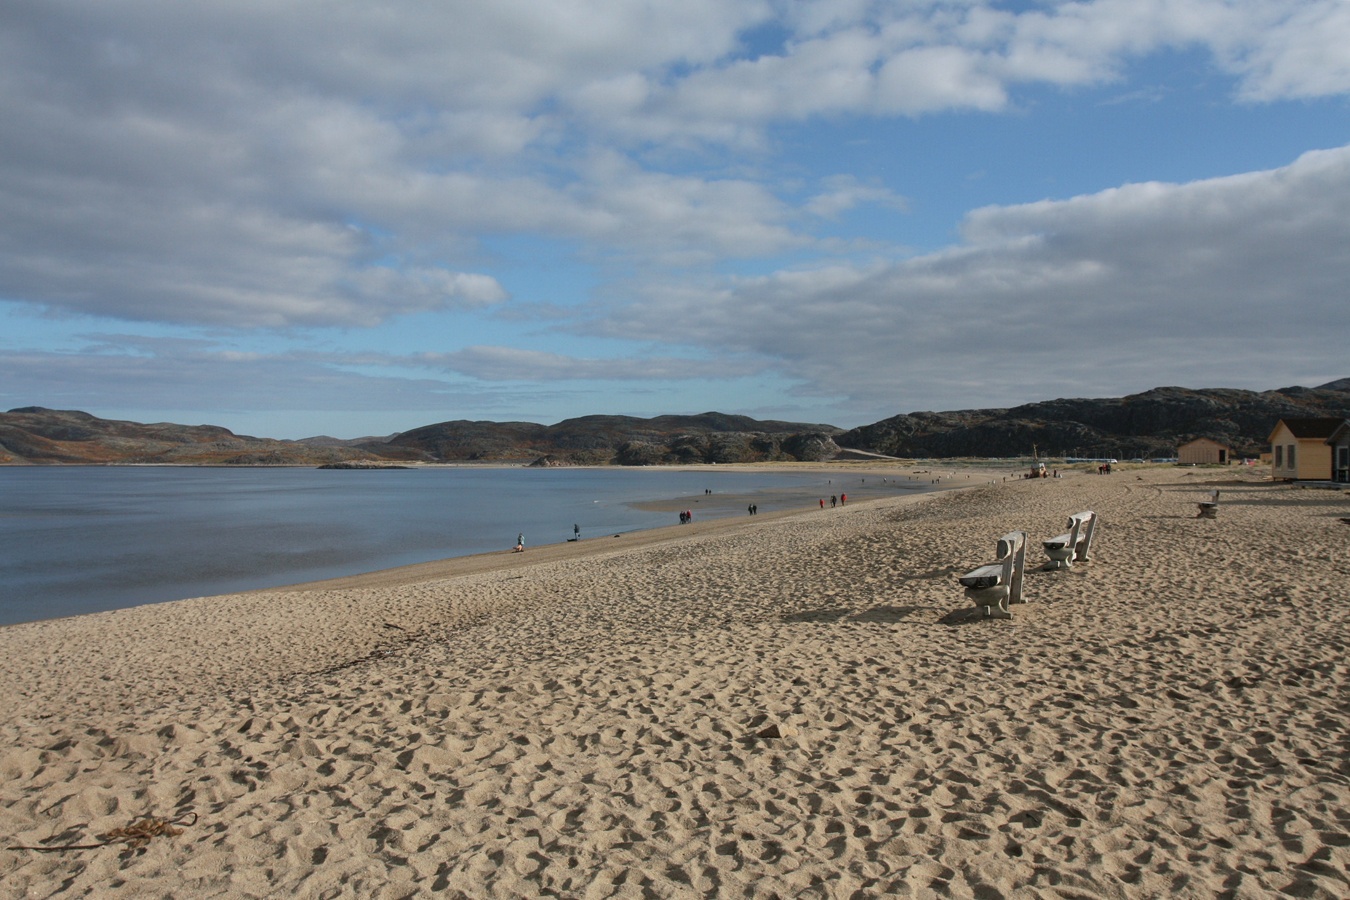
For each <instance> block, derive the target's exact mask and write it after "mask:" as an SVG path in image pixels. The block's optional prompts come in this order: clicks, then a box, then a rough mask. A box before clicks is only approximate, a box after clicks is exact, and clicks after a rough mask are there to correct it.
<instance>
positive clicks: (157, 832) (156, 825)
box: [9, 812, 197, 853]
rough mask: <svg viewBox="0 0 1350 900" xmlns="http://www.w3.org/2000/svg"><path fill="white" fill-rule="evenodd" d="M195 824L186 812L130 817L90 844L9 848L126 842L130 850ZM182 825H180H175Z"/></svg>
mask: <svg viewBox="0 0 1350 900" xmlns="http://www.w3.org/2000/svg"><path fill="white" fill-rule="evenodd" d="M195 824H197V814H196V813H195V812H186V813H183V815H181V816H179V817H178V818H176V819H159V818H156V817H154V816H141V817H140V818H138V819H132V820H131V824H129V825H124V826H123V827H121V828H114V829H113V830H112V831H108V832H105V833H103V834H100V835H98V840H97V841H96V842H95V843H92V844H55V845H52V846H48V847H40V846H35V847H26V846H17V847H10V848H9V849H10V850H36V851H37V852H39V853H59V852H62V851H65V850H97V849H98V848H99V847H107V846H110V845H112V844H126V846H127V848H128V849H130V850H136V849H139V848H140V847H144V846H145V845H146V844H148V843H150V839H151V838H157V837H174V836H175V835H179V834H182V833H183V828H189V827H191V826H193V825H195ZM177 826H182V827H177Z"/></svg>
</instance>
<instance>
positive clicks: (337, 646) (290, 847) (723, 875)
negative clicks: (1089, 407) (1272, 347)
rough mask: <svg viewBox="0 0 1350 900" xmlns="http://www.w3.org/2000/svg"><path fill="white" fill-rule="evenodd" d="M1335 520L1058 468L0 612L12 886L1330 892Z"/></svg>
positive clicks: (1269, 496)
mask: <svg viewBox="0 0 1350 900" xmlns="http://www.w3.org/2000/svg"><path fill="white" fill-rule="evenodd" d="M982 480H983V479H982V478H979V477H976V478H972V479H969V481H971V482H980V481H982ZM1216 488H1217V489H1218V490H1220V491H1221V492H1222V494H1221V507H1220V511H1219V514H1218V517H1217V518H1216V519H1214V520H1207V519H1199V518H1196V509H1197V507H1196V504H1197V502H1198V501H1200V500H1203V499H1205V495H1206V494H1207V493H1208V492H1209V491H1212V490H1215V489H1216ZM1088 509H1090V510H1094V511H1096V512H1097V513H1098V515H1099V516H1100V525H1099V528H1098V532H1097V538H1096V543H1095V545H1094V552H1093V555H1092V559H1091V561H1090V562H1088V563H1084V564H1079V565H1076V566H1074V567H1073V568H1072V569H1069V570H1067V571H1058V572H1044V571H1039V569H1038V568H1036V567H1039V565H1040V564H1041V563H1042V562H1043V561H1044V557H1043V555H1042V554H1041V552H1040V543H1039V542H1040V541H1041V540H1043V539H1046V538H1049V537H1052V536H1054V535H1056V534H1058V533H1060V532H1061V531H1063V530H1064V527H1063V526H1064V520H1065V518H1066V517H1067V516H1068V515H1069V514H1071V513H1075V512H1078V511H1080V510H1088ZM1344 517H1350V495H1348V494H1346V493H1345V492H1341V491H1329V490H1312V489H1299V488H1295V487H1290V486H1286V485H1277V484H1272V483H1270V482H1269V481H1264V480H1261V478H1260V477H1259V473H1257V472H1253V471H1251V470H1245V469H1237V468H1233V469H1227V470H1217V469H1195V470H1184V469H1176V468H1147V469H1141V470H1140V471H1138V472H1135V471H1129V470H1126V471H1119V472H1118V473H1117V474H1114V475H1110V476H1098V475H1095V474H1086V473H1082V472H1071V473H1068V475H1067V476H1066V477H1064V478H1059V479H1042V480H1035V481H1027V480H1008V481H1002V480H996V481H995V483H991V484H979V486H974V487H969V488H965V487H963V489H961V490H954V491H949V492H945V493H938V494H931V495H926V496H920V497H895V498H882V499H876V500H868V501H866V502H862V503H852V502H851V503H850V504H849V505H848V506H846V507H843V508H840V509H824V510H812V511H808V512H802V513H790V514H788V513H783V514H774V515H768V516H756V517H749V516H747V517H745V518H740V519H730V520H721V521H716V522H703V523H700V522H697V521H696V522H695V524H694V525H692V526H688V527H678V526H677V527H672V528H668V529H661V530H658V531H653V532H644V533H641V534H633V535H626V536H625V537H624V538H622V539H617V538H595V539H588V540H586V541H582V542H579V543H575V544H559V545H554V546H550V547H544V548H539V549H533V548H532V549H531V550H529V551H527V552H526V553H523V554H511V553H506V552H504V553H501V554H492V555H488V556H481V557H469V558H466V559H460V560H448V561H445V562H442V563H428V564H425V565H421V566H413V567H408V568H406V569H399V570H390V571H389V572H383V573H372V574H370V575H366V576H358V577H355V578H349V579H342V580H340V581H334V582H326V583H320V584H313V585H305V586H301V587H297V588H294V589H287V590H277V591H263V592H254V593H249V594H239V595H232V596H228V597H213V598H202V599H195V600H185V601H181V602H176V603H167V604H159V605H154V606H145V607H139V608H135V609H129V610H121V611H117V612H110V613H100V614H96V615H90V616H84V617H79V618H75V619H62V620H53V621H48V622H38V623H32V624H27V625H18V626H13V627H8V628H3V629H0V697H3V698H4V703H3V710H2V711H0V897H4V898H21V897H22V898H38V897H51V896H62V897H66V896H96V897H116V898H122V897H125V898H132V897H135V898H150V897H163V898H185V897H230V898H236V897H238V898H244V897H299V898H336V897H354V898H367V897H380V898H402V897H418V896H431V895H435V896H444V897H494V898H495V897H545V896H547V897H583V898H591V897H595V898H600V897H633V898H640V897H641V898H645V897H657V898H665V897H677V898H682V897H746V898H770V897H778V898H797V897H807V898H826V897H829V898H833V897H842V898H851V897H873V896H882V895H896V896H915V897H932V896H938V897H978V898H993V897H1057V898H1059V897H1062V898H1088V897H1092V898H1096V897H1107V898H1110V897H1120V898H1135V897H1235V898H1237V897H1253V898H1254V897H1268V896H1277V895H1289V896H1298V897H1326V898H1341V897H1346V896H1350V654H1348V653H1347V647H1348V646H1350V603H1347V594H1348V593H1350V557H1348V556H1347V553H1346V547H1347V543H1350V525H1347V524H1345V523H1343V522H1342V521H1341V519H1342V518H1344ZM1014 529H1018V530H1026V531H1027V532H1029V534H1030V535H1031V540H1032V545H1031V548H1030V551H1029V553H1028V562H1029V567H1031V570H1030V571H1029V572H1028V574H1027V578H1026V587H1025V594H1026V599H1027V600H1028V601H1029V602H1028V603H1026V604H1024V605H1019V606H1015V607H1014V608H1013V619H1012V620H1011V621H980V622H971V623H968V624H964V625H951V624H947V622H948V621H949V619H950V615H951V613H952V612H953V611H955V610H959V609H964V608H966V607H968V606H969V601H967V600H966V599H965V598H964V597H963V596H962V592H961V589H960V587H959V585H958V584H957V582H956V576H957V575H959V574H961V573H963V572H965V571H966V570H968V569H971V568H974V567H975V566H976V565H979V564H981V563H985V562H989V561H990V557H991V556H992V551H993V547H994V541H995V539H996V538H997V537H998V536H999V535H1001V534H1003V533H1005V532H1007V531H1010V530H1014ZM146 816H148V817H153V818H154V819H156V820H158V821H161V822H164V823H166V824H165V825H164V828H163V829H162V830H164V831H177V832H178V833H177V834H168V833H159V834H150V835H148V836H146V837H145V838H144V839H143V840H142V841H141V842H139V843H138V842H137V841H136V840H135V835H134V834H133V833H129V832H125V831H124V832H117V831H115V830H116V829H125V828H127V827H128V826H130V825H133V824H134V823H135V822H136V820H137V819H138V817H146ZM144 824H145V823H144V822H142V826H144ZM147 830H148V831H152V830H154V829H147ZM110 834H111V837H103V838H101V837H100V835H103V836H107V835H110ZM63 845H76V846H80V847H85V848H86V849H68V850H58V851H56V852H42V851H41V850H38V849H31V848H49V849H50V848H55V847H60V846H63ZM16 848H18V849H16Z"/></svg>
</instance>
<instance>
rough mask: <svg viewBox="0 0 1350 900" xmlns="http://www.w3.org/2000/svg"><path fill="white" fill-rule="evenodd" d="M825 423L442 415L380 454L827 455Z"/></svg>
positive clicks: (710, 416)
mask: <svg viewBox="0 0 1350 900" xmlns="http://www.w3.org/2000/svg"><path fill="white" fill-rule="evenodd" d="M840 430H841V429H838V428H835V427H834V426H832V425H810V424H804V423H801V422H777V421H760V420H758V419H751V418H747V417H746V416H730V415H726V414H723V413H717V412H708V413H702V414H701V415H696V416H657V417H656V418H654V419H639V418H634V417H632V416H583V417H581V418H577V419H566V420H564V421H562V422H559V423H558V424H556V425H536V424H534V423H531V422H465V421H457V422H441V423H439V424H437V425H427V426H424V427H422V428H415V429H413V430H412V431H405V432H403V433H402V434H398V435H395V436H394V437H393V438H391V439H390V440H389V442H388V444H387V445H386V446H385V448H384V449H380V448H377V447H374V446H372V445H366V449H370V450H372V451H375V450H378V451H379V452H381V453H384V454H385V455H389V454H390V453H391V452H392V451H401V452H413V453H417V454H419V455H420V456H419V458H422V459H426V460H429V461H447V460H504V459H524V458H539V457H545V456H547V457H549V458H550V460H551V461H552V463H553V464H555V465H559V464H560V465H605V464H608V463H618V464H620V465H661V464H670V463H713V462H720V463H727V462H759V461H764V460H778V459H795V460H810V461H819V460H822V459H830V458H831V457H833V455H834V454H835V453H837V452H838V450H839V448H838V447H837V446H835V445H834V443H833V441H832V440H831V437H832V436H833V435H836V434H838V433H839V432H840Z"/></svg>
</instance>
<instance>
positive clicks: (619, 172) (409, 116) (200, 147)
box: [0, 0, 1350, 438]
mask: <svg viewBox="0 0 1350 900" xmlns="http://www.w3.org/2000/svg"><path fill="white" fill-rule="evenodd" d="M0 123H2V124H0V408H3V409H8V408H11V407H16V406H28V405H40V406H48V407H53V408H60V409H83V410H86V411H89V412H92V413H94V414H96V415H100V416H104V417H108V418H128V419H136V420H139V421H173V422H183V423H189V424H195V423H211V424H218V425H224V426H226V427H229V428H233V429H234V430H236V431H239V432H242V433H248V434H256V435H265V436H271V437H292V438H294V437H304V436H307V435H313V434H321V433H322V434H331V435H335V436H338V437H356V436H361V435H369V434H387V433H391V432H394V431H399V430H405V429H408V428H413V427H417V426H419V425H424V424H429V423H432V422H438V421H444V420H447V419H458V418H468V419H493V420H528V421H535V422H545V423H551V422H556V421H559V420H561V419H564V418H568V417H571V416H577V415H586V414H590V413H612V414H627V415H638V416H650V415H657V414H661V413H694V412H703V411H706V410H719V411H723V412H735V413H744V414H747V415H751V416H755V417H759V418H780V419H793V420H797V421H806V422H828V423H831V424H835V425H840V426H845V427H847V426H853V425H858V424H864V423H868V422H872V421H876V420H878V419H882V418H885V417H887V416H890V415H894V414H896V413H900V412H910V411H914V410H923V409H958V408H970V407H990V406H1009V405H1015V404H1018V403H1022V402H1029V401H1034V400H1043V399H1050V398H1054V397H1110V396H1121V395H1123V394H1127V393H1131V392H1134V391H1138V390H1144V389H1147V388H1150V387H1155V386H1159V385H1183V386H1187V387H1197V388H1198V387H1241V388H1251V389H1267V388H1275V387H1282V386H1286V385H1291V384H1304V385H1315V384H1321V383H1324V382H1326V381H1330V380H1332V379H1336V378H1342V377H1346V376H1350V351H1348V349H1347V348H1348V346H1350V340H1348V339H1350V318H1347V313H1346V310H1347V308H1350V304H1347V293H1348V292H1350V288H1348V287H1347V286H1350V2H1348V0H1298V2H1292V0H1082V2H1073V3H1069V2H1056V0H1043V2H1037V0H1024V2H997V0H890V2H868V0H678V2H675V0H668V2H661V0H656V2H637V0H491V2H483V0H443V2H435V0H432V2H425V0H419V2H406V3H404V2H398V0H387V2H382V3H378V4H377V3H368V2H363V3H345V2H341V0H325V2H312V0H290V2H285V3H274V2H263V3H255V2H250V0H228V2H217V0H194V2H192V3H182V2H167V0H111V2H102V3H91V2H87V0H86V2H66V0H7V2H5V3H4V4H0Z"/></svg>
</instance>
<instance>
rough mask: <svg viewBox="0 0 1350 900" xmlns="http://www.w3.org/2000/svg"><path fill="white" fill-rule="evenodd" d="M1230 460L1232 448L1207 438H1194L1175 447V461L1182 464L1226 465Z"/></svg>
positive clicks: (1231, 458)
mask: <svg viewBox="0 0 1350 900" xmlns="http://www.w3.org/2000/svg"><path fill="white" fill-rule="evenodd" d="M1232 461H1233V450H1232V448H1230V447H1227V446H1225V445H1223V444H1220V443H1219V442H1218V441H1211V440H1210V439H1209V438H1196V439H1195V440H1193V441H1188V442H1186V443H1184V444H1182V445H1181V446H1180V447H1178V448H1177V462H1179V463H1180V464H1181V465H1183V466H1216V465H1217V466H1226V465H1228V464H1229V463H1231V462H1232Z"/></svg>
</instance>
